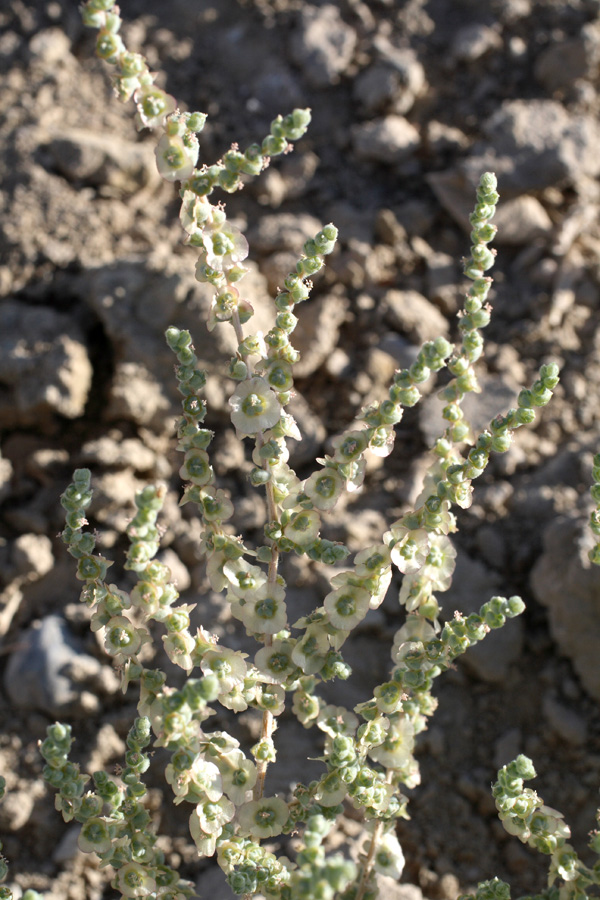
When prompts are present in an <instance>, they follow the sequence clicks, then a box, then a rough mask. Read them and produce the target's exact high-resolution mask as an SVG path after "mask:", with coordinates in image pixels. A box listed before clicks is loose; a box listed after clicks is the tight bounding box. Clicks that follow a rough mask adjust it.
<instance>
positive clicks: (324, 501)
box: [304, 466, 344, 510]
mask: <svg viewBox="0 0 600 900" xmlns="http://www.w3.org/2000/svg"><path fill="white" fill-rule="evenodd" d="M343 490H344V479H343V478H342V476H341V475H340V473H339V472H338V471H337V469H334V468H332V467H331V466H327V467H326V468H324V469H321V471H320V472H313V474H312V475H311V476H310V478H307V479H306V481H305V483H304V493H305V494H306V495H307V496H308V497H309V498H310V500H311V501H312V503H313V505H314V506H316V507H317V509H321V510H328V509H333V507H334V506H335V504H336V503H337V501H338V498H339V497H340V495H341V493H342V491H343Z"/></svg>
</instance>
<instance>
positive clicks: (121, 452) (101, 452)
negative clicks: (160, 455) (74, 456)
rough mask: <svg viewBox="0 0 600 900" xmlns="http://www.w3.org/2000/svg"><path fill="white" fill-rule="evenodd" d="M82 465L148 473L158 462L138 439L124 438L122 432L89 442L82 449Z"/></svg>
mask: <svg viewBox="0 0 600 900" xmlns="http://www.w3.org/2000/svg"><path fill="white" fill-rule="evenodd" d="M79 460H80V462H81V464H82V465H90V464H92V465H93V464H95V465H100V466H107V467H108V466H111V467H112V466H114V467H115V468H127V467H131V468H132V469H134V470H135V471H136V472H147V471H149V470H150V469H152V468H153V466H154V464H155V462H156V454H155V453H154V452H153V451H152V450H151V449H150V448H149V447H146V445H145V444H143V443H142V441H140V440H139V439H138V438H123V435H122V434H121V432H120V431H116V432H113V433H112V434H111V435H105V436H104V437H101V438H98V439H97V440H95V441H87V443H85V444H84V445H83V447H82V448H81V453H80V455H79Z"/></svg>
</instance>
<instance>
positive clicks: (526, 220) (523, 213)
mask: <svg viewBox="0 0 600 900" xmlns="http://www.w3.org/2000/svg"><path fill="white" fill-rule="evenodd" d="M494 225H496V226H497V228H498V234H497V235H496V237H495V238H494V244H516V245H521V244H530V243H532V242H533V241H535V240H537V239H538V238H541V237H545V236H547V235H549V234H551V232H552V230H553V224H552V219H551V218H550V216H549V215H548V213H547V212H546V210H545V209H544V207H543V206H542V204H541V203H540V201H539V200H537V199H536V198H535V197H531V196H529V195H527V194H523V195H522V196H521V197H515V198H514V199H513V200H507V201H506V202H504V203H499V204H498V208H497V209H496V214H495V215H494Z"/></svg>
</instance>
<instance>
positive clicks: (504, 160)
mask: <svg viewBox="0 0 600 900" xmlns="http://www.w3.org/2000/svg"><path fill="white" fill-rule="evenodd" d="M484 132H485V134H486V137H487V139H488V141H489V144H490V145H491V147H493V154H492V155H493V156H494V157H495V158H496V160H497V164H498V165H497V169H496V171H497V174H498V181H499V185H500V191H501V192H504V195H505V197H506V196H508V194H509V193H510V194H511V195H512V196H515V195H517V194H523V193H527V192H528V191H534V190H543V188H546V187H549V186H551V185H556V184H558V183H560V182H563V181H568V182H573V183H577V182H578V181H579V180H580V179H581V178H583V177H585V176H589V177H592V178H593V177H595V176H596V175H597V174H598V173H599V172H600V156H599V155H598V143H599V140H600V125H599V124H598V122H597V121H596V120H595V119H594V118H593V117H592V116H589V115H572V114H570V113H569V112H568V111H567V110H566V109H565V107H564V106H563V105H562V104H560V103H558V102H557V101H555V100H508V101H505V102H504V103H503V104H502V105H501V106H500V109H498V110H497V111H496V112H495V113H493V115H492V116H491V117H490V118H489V119H488V120H487V122H485V123H484ZM467 162H468V165H467V172H474V171H477V172H478V173H479V174H480V173H481V172H482V171H484V170H485V169H486V168H490V166H488V165H486V166H484V167H483V168H482V166H481V161H480V159H479V158H478V155H477V153H474V154H473V156H472V157H471V158H470V160H468V161H467ZM491 168H492V170H494V166H493V165H492V166H491ZM477 177H478V176H477ZM471 180H472V181H473V180H474V179H473V178H472V179H471Z"/></svg>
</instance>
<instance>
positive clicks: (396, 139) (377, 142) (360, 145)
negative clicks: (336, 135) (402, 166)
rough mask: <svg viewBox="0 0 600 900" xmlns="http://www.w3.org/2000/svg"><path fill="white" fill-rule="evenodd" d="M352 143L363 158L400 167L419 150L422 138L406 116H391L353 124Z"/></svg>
mask: <svg viewBox="0 0 600 900" xmlns="http://www.w3.org/2000/svg"><path fill="white" fill-rule="evenodd" d="M352 143H353V146H354V151H355V153H356V155H357V156H358V157H359V158H360V159H366V160H372V161H374V162H381V163H385V164H387V165H397V164H398V163H401V162H403V161H404V160H406V159H408V158H409V157H410V156H412V154H413V153H414V152H415V151H416V150H417V149H418V147H419V143H420V137H419V132H418V131H417V129H416V128H415V127H414V125H411V123H410V122H409V121H408V119H405V118H404V116H398V115H389V116H385V117H384V118H382V119H373V120H372V121H370V122H362V123H360V124H359V125H354V126H353V128H352Z"/></svg>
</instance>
